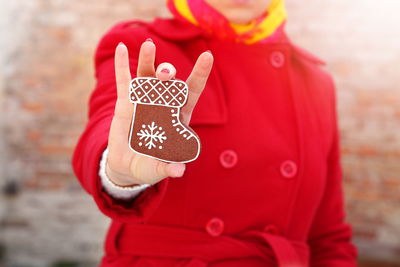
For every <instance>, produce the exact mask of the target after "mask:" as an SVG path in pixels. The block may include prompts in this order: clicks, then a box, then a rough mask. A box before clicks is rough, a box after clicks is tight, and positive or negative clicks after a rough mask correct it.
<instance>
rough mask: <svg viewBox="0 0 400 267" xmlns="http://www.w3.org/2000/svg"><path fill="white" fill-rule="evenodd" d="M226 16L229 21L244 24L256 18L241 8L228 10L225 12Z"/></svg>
mask: <svg viewBox="0 0 400 267" xmlns="http://www.w3.org/2000/svg"><path fill="white" fill-rule="evenodd" d="M226 17H227V18H228V20H229V21H230V22H233V23H237V24H246V23H249V22H251V21H252V20H253V19H255V18H257V16H255V15H254V14H247V13H246V12H243V10H239V11H237V12H230V13H229V14H226Z"/></svg>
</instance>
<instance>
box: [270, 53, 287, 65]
mask: <svg viewBox="0 0 400 267" xmlns="http://www.w3.org/2000/svg"><path fill="white" fill-rule="evenodd" d="M269 59H270V62H271V65H272V66H274V67H275V68H280V67H282V66H283V64H285V55H284V54H283V53H282V52H280V51H274V52H272V53H271V55H270V58H269Z"/></svg>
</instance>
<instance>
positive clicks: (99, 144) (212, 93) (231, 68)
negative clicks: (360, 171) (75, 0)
mask: <svg viewBox="0 0 400 267" xmlns="http://www.w3.org/2000/svg"><path fill="white" fill-rule="evenodd" d="M148 37H151V38H152V39H153V40H154V42H155V44H156V46H157V56H156V58H157V59H156V61H157V62H156V64H159V63H162V62H171V63H173V64H174V65H175V66H176V68H177V78H179V79H183V80H186V78H187V77H188V75H189V73H190V71H191V68H192V67H193V64H194V62H195V60H196V58H197V57H198V55H199V54H200V53H201V52H203V51H206V50H211V51H212V53H213V55H214V57H215V63H214V66H213V70H212V73H211V75H210V78H209V81H208V83H207V86H206V88H205V90H204V92H203V94H202V96H201V98H200V100H199V102H198V104H197V106H196V108H195V110H194V112H193V117H192V120H191V123H190V125H191V127H192V128H193V129H194V130H195V131H196V132H197V133H198V135H199V136H200V138H201V142H202V152H201V154H200V156H199V158H198V159H197V160H196V161H194V162H192V163H188V164H187V168H186V172H185V175H184V176H183V178H166V179H164V180H162V181H160V182H159V183H157V184H155V185H153V186H151V187H150V188H148V189H146V190H145V191H143V192H142V193H141V194H140V195H139V196H137V197H136V198H135V199H133V200H130V201H120V200H116V199H113V198H112V197H110V196H109V195H108V194H107V193H106V192H104V190H103V189H102V186H101V183H100V178H99V176H98V169H99V161H100V158H101V155H102V152H103V150H104V149H105V148H106V146H107V137H108V132H109V128H110V122H111V119H112V116H113V110H114V105H115V100H116V87H115V78H114V63H113V62H114V58H113V56H114V51H115V47H116V45H117V44H118V43H119V42H120V41H122V42H124V43H125V44H126V45H127V47H128V49H129V52H130V60H131V71H132V75H135V73H136V65H137V58H138V51H139V47H140V45H141V43H142V42H143V41H144V40H145V39H146V38H148ZM322 64H323V62H321V61H320V60H319V59H317V58H315V57H314V56H312V55H310V54H308V53H306V52H305V51H303V50H301V49H300V48H298V47H296V46H294V45H293V44H292V43H291V42H290V40H289V39H288V38H287V37H286V36H283V37H282V38H280V39H278V40H276V41H275V42H274V43H269V44H256V45H251V46H248V45H244V44H235V43H230V42H226V41H218V40H214V39H212V38H210V37H209V36H207V35H204V34H203V33H202V32H201V31H200V30H198V29H197V28H196V27H194V26H192V25H189V24H185V23H181V22H178V21H176V20H173V19H156V20H155V21H154V22H152V23H144V22H140V21H129V22H124V23H120V24H118V25H116V26H114V27H113V28H112V29H111V30H110V31H109V32H108V33H107V34H106V35H105V36H104V37H103V38H102V40H101V41H100V44H99V46H98V49H97V51H96V56H95V67H96V78H97V85H96V88H95V90H94V91H93V93H92V95H91V98H90V111H89V121H88V123H87V126H86V129H85V131H84V132H83V134H82V136H81V137H80V139H79V142H78V144H77V146H76V149H75V152H74V156H73V167H74V170H75V173H76V175H77V177H78V178H79V180H80V182H81V184H82V186H83V187H84V188H85V189H86V190H87V191H88V192H89V193H90V194H91V195H92V196H93V198H94V200H95V202H96V204H97V205H98V207H99V209H100V210H101V211H102V212H103V213H104V214H105V215H107V216H109V217H110V218H111V219H112V224H111V227H110V230H109V232H108V235H107V238H106V244H105V251H106V255H105V256H104V258H103V260H102V265H101V266H193V267H200V266H218V267H221V266H276V265H278V266H324V267H327V266H337V267H346V266H355V265H356V263H355V257H356V249H355V247H354V246H353V244H352V243H351V228H350V227H349V225H347V224H346V223H345V222H344V209H343V193H342V173H341V166H340V155H339V143H338V129H337V118H336V108H335V107H336V103H335V89H334V84H333V82H332V79H331V77H330V76H329V75H328V74H327V73H326V72H325V71H323V70H322V69H321V68H320V66H319V65H322ZM127 145H128V144H127Z"/></svg>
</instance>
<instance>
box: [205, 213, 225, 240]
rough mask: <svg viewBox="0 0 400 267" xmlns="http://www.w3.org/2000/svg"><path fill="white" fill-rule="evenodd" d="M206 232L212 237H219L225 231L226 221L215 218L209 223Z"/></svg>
mask: <svg viewBox="0 0 400 267" xmlns="http://www.w3.org/2000/svg"><path fill="white" fill-rule="evenodd" d="M206 230H207V232H208V233H209V234H210V235H211V236H219V235H220V234H221V233H222V232H223V231H224V221H222V220H221V219H220V218H217V217H214V218H212V219H210V220H209V221H208V222H207V225H206Z"/></svg>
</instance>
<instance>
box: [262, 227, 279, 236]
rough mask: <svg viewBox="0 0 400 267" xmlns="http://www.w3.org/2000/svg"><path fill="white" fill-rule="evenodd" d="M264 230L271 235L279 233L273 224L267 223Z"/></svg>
mask: <svg viewBox="0 0 400 267" xmlns="http://www.w3.org/2000/svg"><path fill="white" fill-rule="evenodd" d="M264 232H266V233H270V234H273V235H277V234H279V231H278V228H277V227H276V226H275V225H273V224H268V225H267V226H265V227H264Z"/></svg>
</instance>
